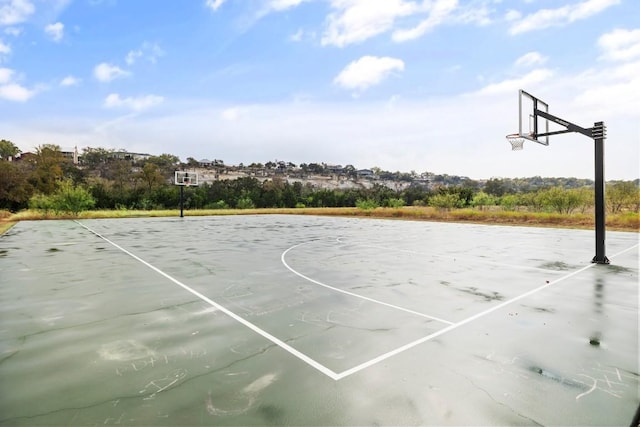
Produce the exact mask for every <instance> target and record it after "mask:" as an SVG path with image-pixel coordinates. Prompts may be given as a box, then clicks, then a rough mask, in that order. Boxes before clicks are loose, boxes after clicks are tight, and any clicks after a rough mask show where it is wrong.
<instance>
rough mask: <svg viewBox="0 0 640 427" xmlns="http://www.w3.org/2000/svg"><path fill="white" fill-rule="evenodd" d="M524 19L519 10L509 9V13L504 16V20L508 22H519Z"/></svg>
mask: <svg viewBox="0 0 640 427" xmlns="http://www.w3.org/2000/svg"><path fill="white" fill-rule="evenodd" d="M520 18H522V14H521V13H520V12H518V11H517V10H513V9H509V10H508V11H507V13H506V14H505V15H504V19H505V20H507V21H517V20H518V19H520Z"/></svg>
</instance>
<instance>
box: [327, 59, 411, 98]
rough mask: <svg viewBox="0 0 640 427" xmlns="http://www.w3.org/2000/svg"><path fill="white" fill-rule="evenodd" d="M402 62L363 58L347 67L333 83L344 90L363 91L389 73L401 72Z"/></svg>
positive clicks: (402, 68) (398, 60)
mask: <svg viewBox="0 0 640 427" xmlns="http://www.w3.org/2000/svg"><path fill="white" fill-rule="evenodd" d="M403 70H404V62H403V61H402V60H400V59H396V58H390V57H376V56H363V57H362V58H360V59H358V60H355V61H353V62H351V63H350V64H349V65H347V66H346V67H345V68H344V69H343V70H342V71H341V72H340V74H338V76H337V77H336V78H335V79H334V80H333V82H334V83H335V84H337V85H339V86H341V87H343V88H345V89H357V90H365V89H367V88H368V87H370V86H374V85H377V84H379V83H380V82H381V81H382V80H384V79H385V78H386V77H387V76H388V75H389V74H390V73H392V72H394V71H403Z"/></svg>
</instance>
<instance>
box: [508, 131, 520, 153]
mask: <svg viewBox="0 0 640 427" xmlns="http://www.w3.org/2000/svg"><path fill="white" fill-rule="evenodd" d="M506 138H507V141H509V143H510V144H511V151H520V150H522V149H523V148H524V138H523V137H522V136H521V135H520V134H519V133H512V134H510V135H507V137H506Z"/></svg>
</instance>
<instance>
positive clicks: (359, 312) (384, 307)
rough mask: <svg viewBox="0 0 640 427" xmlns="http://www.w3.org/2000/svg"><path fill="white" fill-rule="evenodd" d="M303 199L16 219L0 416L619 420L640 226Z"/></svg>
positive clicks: (632, 339) (139, 420)
mask: <svg viewBox="0 0 640 427" xmlns="http://www.w3.org/2000/svg"><path fill="white" fill-rule="evenodd" d="M593 250H594V245H593V232H591V231H580V230H562V229H540V228H521V227H499V226H479V225H467V224H440V223H426V222H410V221H385V220H371V219H343V218H323V217H295V216H293V217H292V216H242V217H240V216H238V217H208V218H190V217H187V218H183V219H180V218H162V219H118V220H81V221H43V222H21V223H19V224H18V225H16V226H15V227H14V228H13V229H11V230H10V231H9V232H8V233H7V234H6V235H4V236H2V237H1V238H0V282H1V283H2V286H1V287H0V321H1V326H0V391H1V394H0V425H112V424H119V425H629V424H630V422H631V419H632V418H633V415H634V413H635V411H636V408H637V407H638V404H639V402H640V397H639V386H640V382H639V376H638V373H639V367H638V354H639V351H638V234H636V233H619V232H609V233H608V234H607V255H608V256H609V258H610V259H611V261H612V264H611V265H596V264H591V263H590V260H591V258H592V257H593V253H592V252H593Z"/></svg>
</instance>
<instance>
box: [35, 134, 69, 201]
mask: <svg viewBox="0 0 640 427" xmlns="http://www.w3.org/2000/svg"><path fill="white" fill-rule="evenodd" d="M35 154H36V155H35V157H34V158H33V159H31V160H30V161H31V162H32V165H33V172H32V174H31V177H30V182H31V184H32V185H33V187H34V189H35V190H36V192H38V193H42V194H45V195H47V194H52V193H53V192H55V190H56V188H57V186H58V182H59V181H60V180H61V179H62V177H63V171H62V163H63V162H64V161H65V159H64V157H63V156H62V152H61V151H60V147H58V146H57V145H51V144H44V145H41V146H39V147H37V148H36V153H35Z"/></svg>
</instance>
